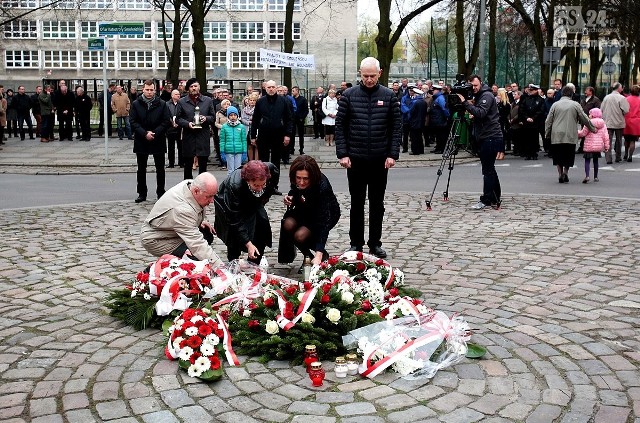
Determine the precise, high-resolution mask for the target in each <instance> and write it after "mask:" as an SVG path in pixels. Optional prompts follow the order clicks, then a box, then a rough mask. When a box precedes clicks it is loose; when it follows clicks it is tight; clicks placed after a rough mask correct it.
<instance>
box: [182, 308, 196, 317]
mask: <svg viewBox="0 0 640 423" xmlns="http://www.w3.org/2000/svg"><path fill="white" fill-rule="evenodd" d="M195 315H196V311H195V310H194V309H192V308H188V309H186V310H185V311H184V313H182V318H183V319H184V320H191V318H192V317H194V316H195Z"/></svg>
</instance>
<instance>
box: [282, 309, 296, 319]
mask: <svg viewBox="0 0 640 423" xmlns="http://www.w3.org/2000/svg"><path fill="white" fill-rule="evenodd" d="M282 315H283V316H284V318H285V319H289V320H291V319H293V318H294V317H296V315H295V314H293V310H285V311H284V312H283V313H282Z"/></svg>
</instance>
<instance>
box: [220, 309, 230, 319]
mask: <svg viewBox="0 0 640 423" xmlns="http://www.w3.org/2000/svg"><path fill="white" fill-rule="evenodd" d="M230 314H231V312H230V311H229V310H223V311H221V312H220V317H222V318H223V319H224V320H228V319H229V315H230Z"/></svg>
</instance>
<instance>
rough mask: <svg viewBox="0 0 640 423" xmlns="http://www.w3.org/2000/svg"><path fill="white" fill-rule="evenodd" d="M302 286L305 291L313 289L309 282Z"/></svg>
mask: <svg viewBox="0 0 640 423" xmlns="http://www.w3.org/2000/svg"><path fill="white" fill-rule="evenodd" d="M303 286H304V290H305V291H311V290H312V289H313V284H312V283H311V282H305V283H304V284H303Z"/></svg>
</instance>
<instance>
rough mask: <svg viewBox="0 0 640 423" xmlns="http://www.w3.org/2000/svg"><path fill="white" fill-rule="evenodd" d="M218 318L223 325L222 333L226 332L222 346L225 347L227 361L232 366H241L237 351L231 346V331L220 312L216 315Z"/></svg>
mask: <svg viewBox="0 0 640 423" xmlns="http://www.w3.org/2000/svg"><path fill="white" fill-rule="evenodd" d="M216 318H217V319H218V324H219V325H220V326H221V327H222V333H223V334H224V336H223V340H222V342H223V343H222V348H223V349H224V354H225V356H226V357H227V361H228V362H229V365H231V366H239V365H240V361H239V360H238V357H237V356H236V353H234V352H233V347H232V346H231V333H229V328H228V327H227V324H226V322H225V321H224V319H223V318H222V316H221V315H220V313H218V314H217V315H216Z"/></svg>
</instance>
